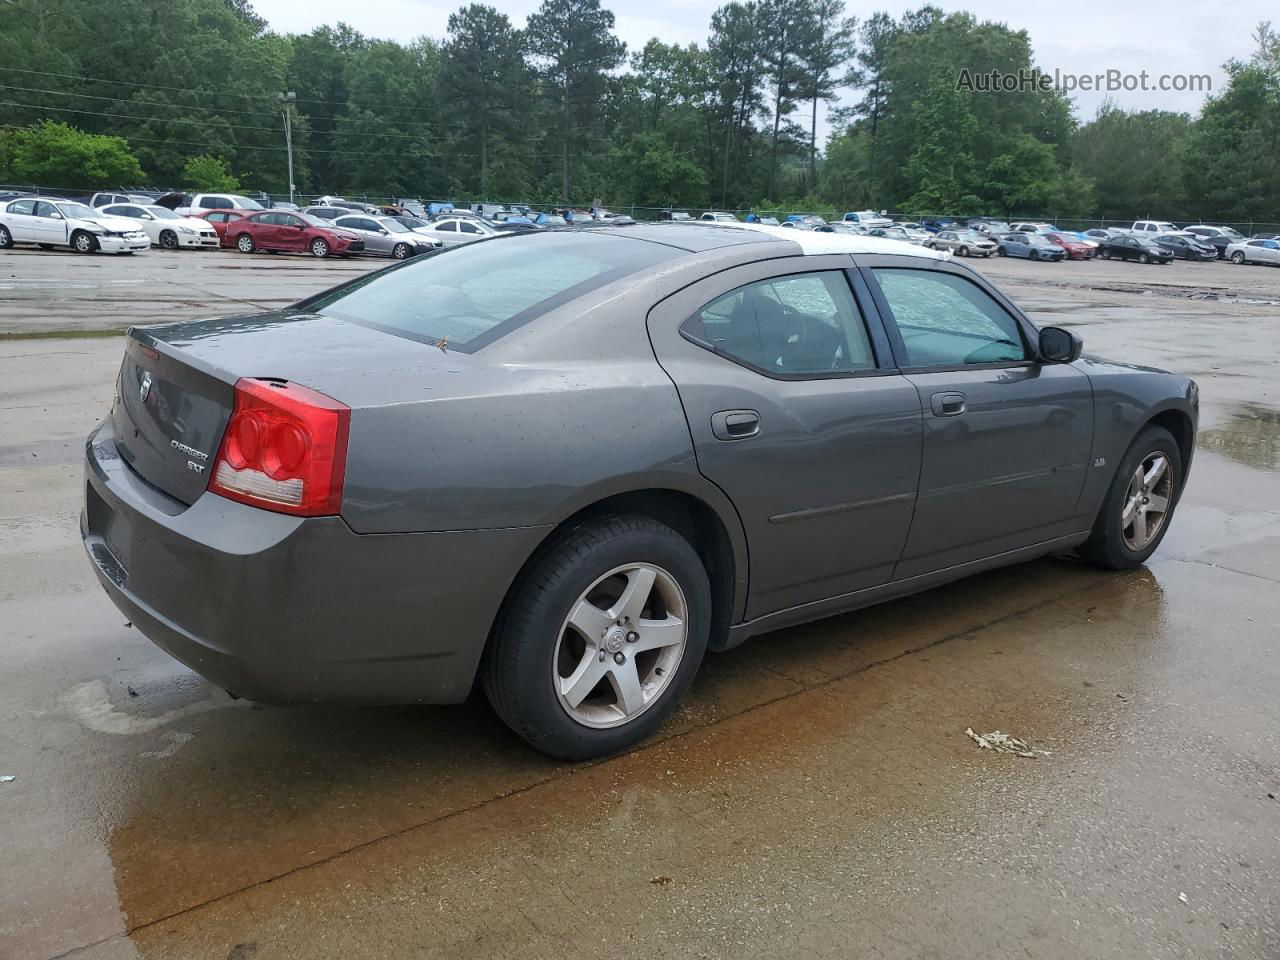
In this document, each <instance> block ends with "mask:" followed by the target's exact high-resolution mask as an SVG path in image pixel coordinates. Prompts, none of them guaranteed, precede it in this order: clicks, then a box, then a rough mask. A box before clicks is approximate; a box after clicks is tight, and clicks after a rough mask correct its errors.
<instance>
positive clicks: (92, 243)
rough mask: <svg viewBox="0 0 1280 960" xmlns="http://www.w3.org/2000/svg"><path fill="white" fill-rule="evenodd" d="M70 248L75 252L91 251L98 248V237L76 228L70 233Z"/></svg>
mask: <svg viewBox="0 0 1280 960" xmlns="http://www.w3.org/2000/svg"><path fill="white" fill-rule="evenodd" d="M71 249H72V250H74V251H75V252H76V253H93V251H95V250H97V249H98V238H97V237H95V236H94V235H93V234H92V233H89V232H87V231H85V230H77V231H76V232H75V233H73V234H72V235H71Z"/></svg>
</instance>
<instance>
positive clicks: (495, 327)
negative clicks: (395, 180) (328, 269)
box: [298, 232, 683, 353]
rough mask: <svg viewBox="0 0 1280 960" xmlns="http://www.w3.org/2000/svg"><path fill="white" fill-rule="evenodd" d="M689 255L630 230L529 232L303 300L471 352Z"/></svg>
mask: <svg viewBox="0 0 1280 960" xmlns="http://www.w3.org/2000/svg"><path fill="white" fill-rule="evenodd" d="M515 237H518V238H519V239H515ZM682 253H683V251H678V250H676V249H675V248H673V247H668V246H665V245H663V244H656V243H648V242H646V241H643V240H630V239H627V238H625V237H610V238H602V237H594V236H588V237H584V236H581V235H575V234H572V233H527V232H521V233H518V234H515V235H513V238H512V239H503V240H492V241H486V242H484V243H476V244H467V245H463V246H459V247H456V248H454V249H452V250H449V251H446V252H444V253H440V254H437V255H435V256H432V257H427V258H424V259H421V260H412V261H408V262H406V263H405V264H404V266H402V267H392V268H391V269H389V270H384V271H380V272H378V273H373V274H369V275H368V276H367V277H362V278H361V279H359V280H357V281H355V282H354V283H352V284H351V285H349V286H345V287H342V288H339V289H338V290H334V291H330V292H328V293H324V294H320V295H319V296H317V297H314V298H312V299H310V300H304V301H303V302H302V303H300V304H298V307H299V308H300V309H305V310H307V311H309V312H313V313H319V314H322V315H323V316H329V317H336V318H337V319H339V320H346V321H349V322H351V323H358V324H361V325H363V326H368V327H373V328H375V329H378V330H383V331H385V332H387V333H393V334H397V335H399V336H402V337H407V338H409V339H411V340H421V341H424V342H426V343H438V342H440V341H441V340H447V343H448V349H450V350H460V351H462V352H464V353H470V352H472V351H473V350H478V349H479V348H481V347H483V346H485V345H486V344H488V343H491V342H493V341H494V340H497V339H498V338H499V337H501V336H503V335H505V334H506V333H508V332H510V331H511V330H514V329H515V328H516V327H518V326H520V325H522V324H524V323H527V322H528V321H529V320H532V319H533V318H535V317H537V316H539V315H541V314H543V313H546V312H547V311H548V310H551V309H553V308H554V307H558V306H560V305H561V304H563V303H567V302H569V301H570V300H572V299H574V298H575V297H579V296H581V295H582V294H584V293H587V292H589V291H591V290H594V289H596V288H597V287H601V286H604V285H605V284H607V283H611V282H613V281H614V280H617V279H620V278H622V277H625V276H629V275H630V274H633V273H636V272H637V271H640V270H643V269H645V268H646V267H649V266H652V265H654V264H656V263H661V262H663V261H664V260H669V259H671V258H672V257H673V256H679V255H681V254H682Z"/></svg>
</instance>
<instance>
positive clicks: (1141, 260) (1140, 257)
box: [1138, 253, 1151, 263]
mask: <svg viewBox="0 0 1280 960" xmlns="http://www.w3.org/2000/svg"><path fill="white" fill-rule="evenodd" d="M1138 262H1139V263H1150V262H1151V258H1150V257H1149V256H1147V254H1145V253H1140V254H1138Z"/></svg>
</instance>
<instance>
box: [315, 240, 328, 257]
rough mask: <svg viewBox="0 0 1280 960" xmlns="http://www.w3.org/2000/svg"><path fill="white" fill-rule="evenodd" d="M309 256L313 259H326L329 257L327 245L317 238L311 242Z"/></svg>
mask: <svg viewBox="0 0 1280 960" xmlns="http://www.w3.org/2000/svg"><path fill="white" fill-rule="evenodd" d="M311 255H312V256H313V257H327V256H328V255H329V245H328V244H327V243H325V242H324V241H323V240H321V239H320V238H319V237H316V239H314V240H312V241H311Z"/></svg>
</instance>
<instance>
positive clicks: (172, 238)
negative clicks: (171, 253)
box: [160, 230, 178, 250]
mask: <svg viewBox="0 0 1280 960" xmlns="http://www.w3.org/2000/svg"><path fill="white" fill-rule="evenodd" d="M160 246H162V247H164V248H165V249H166V250H177V249H178V235H177V234H176V233H174V232H173V231H172V230H162V231H160Z"/></svg>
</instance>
